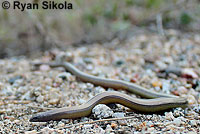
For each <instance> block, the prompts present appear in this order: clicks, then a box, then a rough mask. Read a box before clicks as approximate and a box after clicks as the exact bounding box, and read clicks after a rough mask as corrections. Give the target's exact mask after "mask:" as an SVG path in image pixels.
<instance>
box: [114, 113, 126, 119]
mask: <svg viewBox="0 0 200 134" xmlns="http://www.w3.org/2000/svg"><path fill="white" fill-rule="evenodd" d="M124 115H125V114H124V113H121V112H116V113H114V114H113V115H112V117H114V118H123V117H124Z"/></svg>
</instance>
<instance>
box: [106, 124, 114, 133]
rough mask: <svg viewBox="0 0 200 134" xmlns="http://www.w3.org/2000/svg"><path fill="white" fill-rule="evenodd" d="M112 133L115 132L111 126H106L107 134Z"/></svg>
mask: <svg viewBox="0 0 200 134" xmlns="http://www.w3.org/2000/svg"><path fill="white" fill-rule="evenodd" d="M111 131H113V129H112V127H111V126H110V125H107V126H106V133H110V132H111Z"/></svg>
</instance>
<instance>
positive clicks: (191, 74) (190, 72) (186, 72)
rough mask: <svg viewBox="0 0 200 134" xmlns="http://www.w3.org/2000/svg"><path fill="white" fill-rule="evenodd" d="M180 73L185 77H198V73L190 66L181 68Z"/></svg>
mask: <svg viewBox="0 0 200 134" xmlns="http://www.w3.org/2000/svg"><path fill="white" fill-rule="evenodd" d="M182 75H183V77H186V78H193V79H197V78H198V75H197V74H196V73H195V72H194V70H193V69H192V68H184V69H183V70H182Z"/></svg>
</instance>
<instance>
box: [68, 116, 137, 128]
mask: <svg viewBox="0 0 200 134" xmlns="http://www.w3.org/2000/svg"><path fill="white" fill-rule="evenodd" d="M134 117H135V116H128V117H122V118H111V119H101V120H95V121H90V122H82V123H77V124H73V125H68V126H65V128H71V127H75V126H80V125H84V124H93V123H97V122H105V121H117V120H127V119H132V118H134Z"/></svg>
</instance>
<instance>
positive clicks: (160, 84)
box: [152, 80, 162, 87]
mask: <svg viewBox="0 0 200 134" xmlns="http://www.w3.org/2000/svg"><path fill="white" fill-rule="evenodd" d="M152 85H153V86H154V87H162V82H160V81H157V80H156V81H153V82H152Z"/></svg>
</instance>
